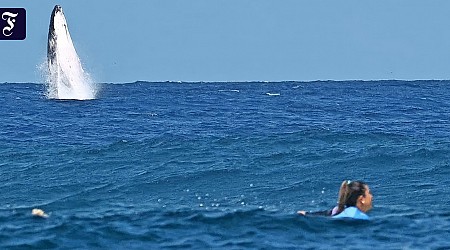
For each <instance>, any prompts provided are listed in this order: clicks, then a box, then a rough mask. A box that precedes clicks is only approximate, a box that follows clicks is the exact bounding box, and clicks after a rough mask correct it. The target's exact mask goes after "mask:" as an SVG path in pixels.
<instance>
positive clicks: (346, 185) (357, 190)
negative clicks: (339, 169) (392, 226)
mask: <svg viewBox="0 0 450 250" xmlns="http://www.w3.org/2000/svg"><path fill="white" fill-rule="evenodd" d="M346 207H357V208H359V210H361V211H363V212H367V211H369V210H370V209H371V208H372V193H371V192H370V189H369V186H368V185H367V184H366V183H364V182H362V181H343V182H342V184H341V188H340V189H339V198H338V212H339V213H340V212H342V211H343V210H344V209H345V208H346Z"/></svg>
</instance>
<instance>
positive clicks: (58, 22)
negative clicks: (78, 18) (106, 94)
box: [47, 5, 96, 100]
mask: <svg viewBox="0 0 450 250" xmlns="http://www.w3.org/2000/svg"><path fill="white" fill-rule="evenodd" d="M47 65H48V79H47V83H48V85H49V86H48V87H49V89H48V96H49V98H55V99H79V100H84V99H94V98H95V92H96V91H95V89H94V88H93V84H92V82H91V80H90V79H89V76H88V75H87V74H86V73H85V72H84V70H83V67H82V66H81V62H80V59H79V57H78V55H77V52H76V51H75V47H74V46H73V43H72V38H71V37H70V33H69V29H68V27H67V21H66V18H65V17H64V13H63V10H62V7H61V6H59V5H56V6H55V8H53V12H52V15H51V18H50V25H49V28H48V43H47Z"/></svg>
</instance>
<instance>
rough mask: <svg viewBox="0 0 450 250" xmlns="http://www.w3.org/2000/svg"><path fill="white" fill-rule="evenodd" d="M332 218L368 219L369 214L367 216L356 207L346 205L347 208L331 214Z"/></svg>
mask: <svg viewBox="0 0 450 250" xmlns="http://www.w3.org/2000/svg"><path fill="white" fill-rule="evenodd" d="M332 218H336V219H342V218H350V219H357V220H369V216H367V214H365V213H363V212H362V211H361V210H359V209H358V208H357V207H348V208H346V209H344V211H342V212H341V213H339V214H338V215H335V216H333V217H332Z"/></svg>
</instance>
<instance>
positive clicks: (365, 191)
mask: <svg viewBox="0 0 450 250" xmlns="http://www.w3.org/2000/svg"><path fill="white" fill-rule="evenodd" d="M372 197H373V196H372V193H371V192H370V188H369V186H368V185H367V184H366V183H364V182H362V181H343V182H342V184H341V188H340V189H339V197H338V202H337V203H338V205H337V206H336V207H334V208H333V209H330V210H324V211H316V212H306V211H298V212H297V213H298V214H300V215H322V216H331V217H332V218H352V219H361V220H368V219H369V216H367V214H366V213H367V212H368V211H369V210H370V209H372Z"/></svg>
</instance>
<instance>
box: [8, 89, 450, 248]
mask: <svg viewBox="0 0 450 250" xmlns="http://www.w3.org/2000/svg"><path fill="white" fill-rule="evenodd" d="M0 93H1V96H2V99H1V100H0V103H1V105H0V141H1V145H0V155H1V158H0V159H1V160H0V172H1V175H0V199H1V200H2V203H1V204H0V248H2V249H3V248H12V249H16V248H17V249H20V248H28V247H32V248H42V249H49V248H90V249H95V248H99V249H100V248H101V249H116V248H119V249H124V248H126V249H164V248H175V249H178V248H184V249H209V248H213V249H281V248H283V249H304V248H311V249H329V248H330V247H331V248H350V249H352V248H354V249H363V248H369V249H370V248H376V249H380V248H388V249H424V248H431V249H439V248H441V249H448V248H450V240H449V239H450V238H449V232H450V203H449V200H450V194H449V193H450V188H449V186H450V181H449V179H450V169H449V160H450V82H449V81H414V82H403V81H376V82H359V81H351V82H281V83H280V82H279V83H169V82H167V83H149V82H136V83H129V84H103V86H102V89H101V93H100V95H99V98H98V99H96V100H89V101H62V100H49V99H46V97H45V89H44V87H43V85H41V84H26V83H17V84H16V83H4V84H0ZM344 179H351V180H356V179H361V180H364V181H366V182H367V183H368V184H369V185H370V187H371V190H372V192H373V194H374V208H373V210H372V211H371V212H370V213H369V215H370V216H371V221H369V222H354V221H336V220H332V219H329V218H311V217H301V216H297V215H296V213H295V212H296V211H297V210H299V209H302V210H321V209H328V208H331V207H333V206H334V204H335V202H336V198H337V192H338V188H339V185H340V183H341V182H342V180H344ZM33 208H41V209H43V210H44V211H46V212H47V213H48V214H49V217H48V218H39V217H33V216H32V215H31V210H32V209H33Z"/></svg>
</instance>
